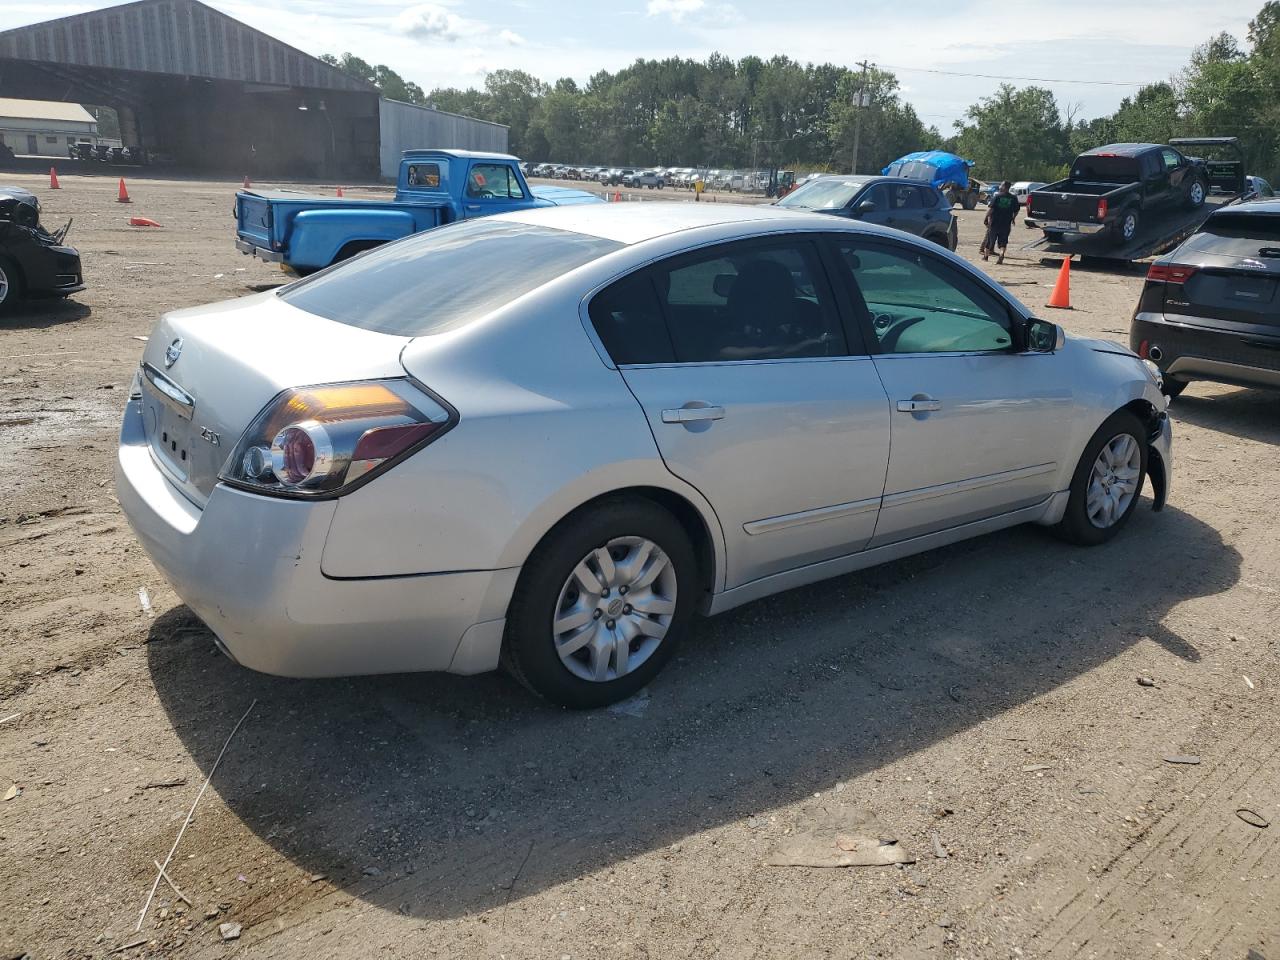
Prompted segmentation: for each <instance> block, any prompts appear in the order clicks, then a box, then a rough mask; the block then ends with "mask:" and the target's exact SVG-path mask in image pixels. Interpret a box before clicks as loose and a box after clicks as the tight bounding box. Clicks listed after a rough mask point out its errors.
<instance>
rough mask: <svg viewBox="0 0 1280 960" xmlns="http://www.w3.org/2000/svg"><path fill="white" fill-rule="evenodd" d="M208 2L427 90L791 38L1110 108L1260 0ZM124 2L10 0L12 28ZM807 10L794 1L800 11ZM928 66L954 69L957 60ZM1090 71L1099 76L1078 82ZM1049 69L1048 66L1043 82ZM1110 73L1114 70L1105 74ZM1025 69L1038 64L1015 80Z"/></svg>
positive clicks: (909, 77) (964, 91) (946, 114)
mask: <svg viewBox="0 0 1280 960" xmlns="http://www.w3.org/2000/svg"><path fill="white" fill-rule="evenodd" d="M210 5H211V6H213V7H216V8H217V9H219V10H221V11H223V12H224V13H227V14H229V15H231V16H233V17H235V18H237V19H238V20H242V21H244V22H245V23H248V24H250V25H251V26H253V27H256V28H258V29H260V30H262V31H264V32H266V33H269V34H271V35H272V36H275V37H277V38H279V39H281V40H283V41H285V42H287V43H290V44H292V45H293V46H295V47H298V48H300V49H302V50H305V51H306V52H308V53H311V54H315V55H319V54H322V53H334V54H341V53H343V52H347V51H350V52H351V53H354V54H356V55H357V56H360V57H362V58H364V59H365V60H367V61H369V62H371V63H385V64H387V65H388V66H389V67H391V68H392V69H393V70H395V71H396V72H398V73H399V74H401V76H403V77H405V79H407V80H412V81H414V82H416V83H418V84H419V85H420V86H422V88H423V89H424V90H428V91H429V90H430V89H431V88H433V87H444V86H454V87H467V86H480V85H482V84H483V82H484V75H485V73H486V71H490V70H495V69H499V68H503V67H514V68H520V69H523V70H527V71H529V72H530V73H532V74H534V75H535V76H537V77H540V78H541V79H543V80H546V81H548V82H553V81H554V80H556V79H558V78H559V77H564V76H568V77H572V78H573V79H574V80H576V81H578V82H579V83H582V82H584V81H585V80H586V79H587V78H588V77H590V76H591V74H593V73H595V72H596V71H598V70H617V69H619V68H621V67H624V66H626V65H627V64H629V63H631V62H632V61H634V60H635V59H636V58H637V57H645V58H648V59H654V58H663V57H670V56H681V57H691V58H694V59H703V58H705V57H706V56H707V55H709V54H710V53H712V52H715V51H719V52H720V53H723V54H725V55H727V56H730V57H733V58H735V59H736V58H738V57H742V56H746V55H748V54H755V55H757V56H760V57H764V58H768V57H770V56H773V55H775V54H785V55H787V56H789V57H791V58H792V59H795V60H799V61H801V62H806V61H811V62H815V63H820V62H828V61H829V62H831V63H837V64H843V65H846V66H850V67H852V66H854V65H855V64H856V63H858V62H859V61H861V60H863V59H867V60H870V61H871V62H873V63H875V64H877V65H879V66H882V67H885V68H886V69H891V70H893V71H894V72H895V73H896V74H897V76H898V79H899V82H900V83H901V86H902V90H901V92H902V95H903V97H904V99H905V100H907V101H908V102H910V103H911V104H912V105H913V106H914V107H915V108H916V111H917V113H919V114H920V116H921V118H922V119H923V120H924V121H925V123H927V124H931V125H934V126H937V127H938V128H939V129H940V130H941V131H942V132H943V133H950V132H952V124H953V121H955V120H956V119H958V118H960V117H962V116H963V115H964V112H965V109H966V108H967V107H968V106H969V105H970V104H972V103H974V102H976V101H977V100H978V99H980V98H982V97H984V96H988V95H990V94H991V93H992V92H993V91H994V90H995V89H996V87H997V86H998V85H999V84H1000V83H1001V80H999V79H993V78H990V77H972V76H957V75H956V74H987V75H991V76H992V77H995V76H1008V77H1020V78H1037V79H1038V80H1040V81H1041V82H1040V83H1039V85H1040V86H1045V87H1048V88H1049V89H1051V90H1052V91H1053V92H1054V94H1055V96H1056V97H1057V99H1058V103H1059V107H1060V109H1062V110H1063V112H1064V113H1065V112H1067V110H1068V109H1070V110H1071V111H1072V112H1073V113H1074V115H1075V116H1078V117H1084V118H1089V117H1094V116H1100V115H1103V114H1106V113H1110V112H1112V111H1113V110H1115V108H1116V107H1117V106H1118V105H1119V103H1120V100H1121V99H1122V98H1123V97H1125V96H1126V95H1128V94H1131V93H1133V92H1135V91H1136V90H1137V89H1138V87H1139V86H1140V85H1141V84H1143V83H1151V82H1155V81H1159V80H1165V79H1168V78H1169V77H1170V76H1171V75H1173V74H1175V73H1176V72H1177V71H1179V70H1180V69H1181V68H1182V67H1183V66H1184V65H1185V64H1186V62H1187V59H1188V57H1189V56H1190V53H1191V51H1192V49H1193V48H1194V47H1195V46H1196V45H1197V44H1199V43H1202V42H1203V41H1205V40H1207V39H1208V38H1209V37H1210V36H1213V35H1215V34H1217V33H1219V32H1221V31H1226V32H1228V33H1231V34H1234V35H1235V36H1236V37H1238V38H1239V39H1240V40H1241V42H1242V43H1243V42H1244V40H1245V34H1246V31H1247V28H1248V23H1249V20H1250V19H1251V18H1252V17H1253V16H1254V15H1255V14H1256V13H1257V12H1258V10H1259V8H1260V7H1261V6H1262V0H1217V2H1215V3H1204V2H1203V0H1164V2H1162V3H1160V4H1159V5H1158V6H1157V5H1156V4H1152V3H1138V2H1132V0H1110V2H1107V0H1071V2H1070V3H1063V2H1061V0H1018V2H1016V3H1015V2H1006V3H996V2H989V0H949V2H947V0H915V2H914V3H912V4H909V5H904V6H902V7H899V6H897V5H896V4H891V3H884V2H875V3H872V2H867V0H845V2H840V0H827V2H826V3H811V4H803V5H796V6H794V7H793V6H791V5H790V4H786V3H780V2H778V0H608V2H605V3H601V2H598V0H556V2H555V3H554V4H550V3H545V2H535V0H471V2H462V0H436V2H431V3H410V2H405V3H393V2H384V0H372V2H359V0H357V2H351V0H212V2H211V3H210ZM108 6H113V4H112V3H109V2H95V0H87V2H86V0H40V2H32V0H4V2H3V3H0V29H7V28H9V27H16V26H23V25H25V24H29V23H37V22H40V21H43V20H48V19H51V18H53V17H58V16H66V15H69V14H73V13H82V12H84V11H87V10H92V9H99V8H102V7H108ZM793 11H794V12H793ZM929 71H946V72H945V73H937V72H929ZM1072 80H1075V81H1082V80H1088V81H1091V82H1090V83H1080V82H1070V81H1072ZM1045 81H1051V82H1045ZM1100 81H1106V82H1105V83H1104V82H1100ZM1010 82H1012V83H1015V84H1016V85H1019V86H1022V85H1026V83H1027V82H1028V81H1025V80H1011V81H1010Z"/></svg>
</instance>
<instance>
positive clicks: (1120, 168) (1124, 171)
mask: <svg viewBox="0 0 1280 960" xmlns="http://www.w3.org/2000/svg"><path fill="white" fill-rule="evenodd" d="M1071 176H1073V177H1075V178H1076V179H1077V180H1102V181H1104V182H1106V183H1133V182H1134V181H1136V180H1138V179H1140V178H1139V177H1138V159H1137V157H1102V156H1092V157H1088V156H1086V157H1077V158H1076V162H1075V164H1074V165H1073V166H1072V167H1071Z"/></svg>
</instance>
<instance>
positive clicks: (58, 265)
mask: <svg viewBox="0 0 1280 960" xmlns="http://www.w3.org/2000/svg"><path fill="white" fill-rule="evenodd" d="M70 227H71V223H70V221H68V223H67V225H66V226H65V227H63V228H62V229H61V230H60V231H58V232H57V233H49V232H48V231H47V230H45V229H44V227H42V226H41V225H40V201H39V200H38V199H37V198H36V196H35V194H33V193H31V192H30V191H28V190H22V189H20V188H18V187H0V316H3V315H5V314H8V313H11V312H12V311H13V310H14V309H16V307H17V306H18V304H19V303H20V302H21V301H22V299H23V298H24V297H48V296H54V297H65V296H67V295H68V294H72V293H78V292H79V291H81V290H83V289H84V278H83V275H82V274H81V272H80V254H79V253H78V252H77V251H76V249H75V248H74V247H66V246H63V245H62V242H63V240H65V239H66V235H67V231H68V229H70Z"/></svg>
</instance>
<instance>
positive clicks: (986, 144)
mask: <svg viewBox="0 0 1280 960" xmlns="http://www.w3.org/2000/svg"><path fill="white" fill-rule="evenodd" d="M965 117H966V119H967V122H964V121H957V124H956V129H957V135H956V147H957V150H958V152H959V153H960V154H961V155H962V156H964V157H965V158H966V159H969V160H972V161H974V174H975V175H976V176H978V177H981V178H982V179H984V180H1005V179H1008V180H1035V179H1043V178H1046V177H1050V176H1052V174H1053V173H1055V172H1057V171H1058V169H1059V168H1060V167H1061V165H1062V164H1063V163H1065V162H1067V160H1069V159H1070V158H1069V157H1068V153H1069V152H1070V138H1069V135H1068V132H1067V130H1066V129H1065V128H1064V126H1063V123H1062V118H1061V116H1060V115H1059V113H1058V104H1057V101H1056V100H1055V99H1054V96H1053V94H1052V93H1051V92H1050V91H1048V90H1046V89H1044V88H1043V87H1023V88H1022V89H1020V90H1019V89H1016V88H1015V87H1013V86H1012V85H1010V84H1007V83H1003V84H1001V85H1000V88H999V89H998V90H997V91H996V92H995V94H993V95H992V96H990V97H986V98H985V99H983V100H981V101H979V102H978V103H975V104H974V105H973V106H971V107H970V108H969V109H968V110H967V111H966V113H965Z"/></svg>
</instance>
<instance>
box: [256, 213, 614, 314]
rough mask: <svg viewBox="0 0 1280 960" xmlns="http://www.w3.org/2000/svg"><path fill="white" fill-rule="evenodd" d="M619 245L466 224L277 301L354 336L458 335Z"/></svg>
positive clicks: (342, 268) (393, 247) (493, 223)
mask: <svg viewBox="0 0 1280 960" xmlns="http://www.w3.org/2000/svg"><path fill="white" fill-rule="evenodd" d="M621 247H622V244H620V243H617V242H616V241H613V240H603V239H601V238H600V237H591V236H587V235H586V234H581V233H572V232H570V231H567V230H554V229H551V228H550V227H543V226H536V225H532V224H527V223H512V222H510V221H505V220H490V219H484V220H468V221H466V222H464V223H458V224H453V225H451V226H447V227H437V228H436V229H434V230H428V231H427V232H426V233H420V234H418V235H417V236H413V237H409V238H407V239H405V240H401V241H399V242H397V243H390V244H387V245H386V246H383V247H378V248H377V249H376V250H372V251H370V252H369V253H366V254H364V255H362V256H360V257H358V258H356V259H354V260H351V261H348V262H347V263H342V264H338V265H337V266H334V267H330V268H329V269H328V270H324V271H322V272H320V273H317V274H316V275H315V276H313V277H308V278H307V279H305V280H300V281H299V282H297V283H295V284H291V285H290V286H288V287H286V288H285V289H284V290H282V291H281V292H280V299H282V300H284V301H286V302H287V303H289V304H291V305H293V306H295V307H297V308H299V309H300V310H306V311H307V312H308V313H314V314H316V315H317V316H321V317H324V318H326V319H328V320H336V321H337V322H339V323H345V324H348V325H350V326H353V327H359V328H360V329H362V330H372V331H374V332H375V333H390V334H394V335H396V336H402V337H420V336H425V335H427V334H433V333H443V332H445V331H446V330H452V329H454V328H456V327H461V326H463V325H465V324H467V323H470V322H471V321H473V320H476V319H479V318H480V317H482V316H484V315H485V314H488V313H491V312H493V311H494V310H497V309H498V308H500V307H503V306H506V305H507V304H508V303H510V302H511V301H512V300H515V299H516V298H517V297H521V296H523V295H524V294H526V293H528V292H529V291H531V290H534V289H536V288H538V287H540V286H542V285H543V284H544V283H547V282H549V281H551V280H554V279H555V278H556V277H558V276H560V275H561V274H563V273H567V272H568V271H570V270H573V269H576V268H577V267H580V266H582V265H583V264H585V263H590V262H591V261H592V260H596V259H598V258H600V257H603V256H604V255H605V254H608V253H612V252H613V251H614V250H618V249H620V248H621Z"/></svg>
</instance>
